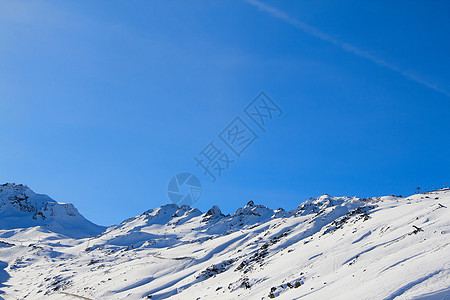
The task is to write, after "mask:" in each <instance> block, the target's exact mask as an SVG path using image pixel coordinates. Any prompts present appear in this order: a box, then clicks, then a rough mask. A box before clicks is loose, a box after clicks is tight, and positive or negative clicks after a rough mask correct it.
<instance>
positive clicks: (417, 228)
mask: <svg viewBox="0 0 450 300" xmlns="http://www.w3.org/2000/svg"><path fill="white" fill-rule="evenodd" d="M449 206H450V190H448V189H447V190H440V191H435V192H429V193H424V194H417V195H413V196H410V197H408V198H401V197H393V196H388V197H377V198H368V199H360V198H357V197H331V196H328V195H323V196H321V197H319V198H317V199H310V200H308V201H306V202H304V203H302V204H301V205H300V206H299V207H298V208H296V209H294V210H292V211H289V212H286V211H284V210H282V209H277V210H272V209H269V208H266V207H264V206H261V205H255V204H254V203H253V202H249V203H248V204H247V205H246V206H245V207H243V208H240V209H238V210H237V211H236V213H234V214H233V215H226V216H225V215H224V214H222V213H221V211H220V209H219V208H218V207H216V206H215V207H213V208H211V209H210V210H209V211H208V212H206V213H202V212H200V211H199V210H198V209H195V208H194V209H192V208H189V207H187V206H182V207H178V206H176V205H173V204H170V205H165V206H162V207H160V208H157V209H152V210H148V211H146V212H144V213H143V214H142V215H139V216H136V217H133V218H130V219H127V220H125V221H123V222H122V223H121V224H119V225H114V226H110V227H109V228H108V229H106V230H105V231H104V232H103V233H101V234H99V235H97V236H95V237H91V238H79V239H75V238H72V237H69V236H67V235H61V234H60V233H52V232H46V233H43V232H41V231H39V230H38V227H29V228H28V229H21V230H17V229H16V230H15V231H14V232H12V231H11V230H0V260H1V261H3V263H0V290H2V291H3V292H4V294H0V297H5V299H66V298H67V299H71V298H72V299H76V298H77V297H78V298H79V297H84V299H125V298H126V299H271V298H275V299H444V298H445V297H448V298H450V276H449V275H450V238H449V237H450V208H449ZM0 216H1V217H2V220H3V212H2V211H1V210H0ZM0 228H3V227H0ZM42 234H45V236H44V237H45V238H43V237H42Z"/></svg>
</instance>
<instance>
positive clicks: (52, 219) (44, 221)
mask: <svg viewBox="0 0 450 300" xmlns="http://www.w3.org/2000/svg"><path fill="white" fill-rule="evenodd" d="M0 217H1V218H0V229H6V230H13V229H14V230H19V229H29V228H33V227H36V229H38V230H42V231H46V232H55V233H60V234H64V235H67V236H69V237H78V238H81V237H89V236H92V235H97V234H99V233H101V232H102V231H103V230H105V228H104V227H102V226H97V225H95V224H94V223H92V222H90V221H88V220H86V219H85V218H84V217H83V216H82V215H81V214H80V213H79V212H78V210H77V209H76V208H75V207H74V206H73V205H72V204H66V203H58V202H56V201H55V200H53V199H51V198H50V197H49V196H47V195H40V194H36V193H34V192H33V191H32V190H31V189H29V188H28V187H27V186H25V185H22V184H14V183H6V184H3V185H0Z"/></svg>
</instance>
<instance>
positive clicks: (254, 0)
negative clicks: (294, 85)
mask: <svg viewBox="0 0 450 300" xmlns="http://www.w3.org/2000/svg"><path fill="white" fill-rule="evenodd" d="M245 1H246V2H248V3H250V4H251V5H253V6H256V7H257V8H259V9H260V10H262V11H265V12H267V13H269V14H270V15H272V16H273V17H276V18H278V19H280V20H282V21H284V22H286V23H288V24H291V25H293V26H295V27H296V28H298V29H300V30H301V31H303V32H305V33H306V34H309V35H311V36H314V37H316V38H319V39H321V40H323V41H326V42H329V43H332V44H334V45H336V46H338V47H339V48H341V49H342V50H344V51H347V52H349V53H353V54H355V55H357V56H359V57H362V58H365V59H368V60H370V61H372V62H374V63H376V64H377V65H379V66H382V67H385V68H388V69H390V70H392V71H394V72H397V73H399V74H401V75H403V76H404V77H406V78H408V79H410V80H412V81H415V82H417V83H420V84H422V85H424V86H426V87H428V88H430V89H433V90H435V91H437V92H440V93H442V94H444V95H446V96H447V97H450V92H448V91H446V90H445V89H443V88H441V87H439V86H437V85H436V84H433V83H430V82H428V81H426V80H424V79H422V78H420V77H418V76H417V75H414V74H412V73H410V72H408V71H405V70H402V69H400V68H399V67H397V66H396V65H393V64H391V63H389V62H387V61H385V60H383V59H381V58H378V57H376V56H374V55H372V54H370V53H369V52H367V51H364V50H361V49H359V48H358V47H355V46H353V45H351V44H349V43H346V42H344V41H340V40H338V39H336V38H334V37H332V36H331V35H329V34H327V33H325V32H322V31H321V30H319V29H317V28H315V27H313V26H310V25H308V24H306V23H304V22H302V21H299V20H297V19H295V18H292V17H290V16H289V15H288V14H286V13H285V12H283V11H281V10H278V9H276V8H273V7H271V6H268V5H266V4H264V3H262V2H259V1H258V0H245Z"/></svg>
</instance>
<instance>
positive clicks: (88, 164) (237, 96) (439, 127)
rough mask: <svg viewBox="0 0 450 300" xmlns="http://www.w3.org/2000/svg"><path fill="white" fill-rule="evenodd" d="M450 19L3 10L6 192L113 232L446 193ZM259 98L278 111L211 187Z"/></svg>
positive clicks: (427, 10) (367, 5)
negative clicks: (211, 216) (171, 194)
mask: <svg viewBox="0 0 450 300" xmlns="http://www.w3.org/2000/svg"><path fill="white" fill-rule="evenodd" d="M449 12H450V3H449V2H448V1H394V2H393V1H339V2H337V1H313V0H310V1H306V0H305V1H284V2H283V1H261V2H259V1H200V0H199V1H195V2H194V1H192V2H189V3H188V2H187V1H0V40H1V42H0V105H1V109H0V125H1V127H0V141H1V147H0V181H1V182H16V183H24V184H27V185H28V186H30V187H31V188H32V189H33V190H35V191H36V192H38V193H46V194H48V195H50V196H51V197H52V198H54V199H55V200H57V201H60V202H71V203H74V204H75V206H76V207H77V208H78V209H79V210H80V212H81V213H82V214H83V215H85V216H86V217H87V218H89V219H90V220H92V221H94V222H96V223H99V224H103V225H107V224H112V223H119V222H121V221H122V220H123V219H125V218H128V217H131V216H134V215H137V214H140V213H142V212H143V211H145V210H147V209H150V208H154V207H158V206H160V205H163V204H166V203H170V201H169V200H168V197H167V194H166V189H167V184H168V182H169V180H170V179H171V178H172V176H174V175H175V174H177V173H179V172H191V173H193V174H195V175H197V176H198V178H199V179H200V180H201V182H202V185H203V194H202V197H201V199H200V200H199V201H198V202H197V203H196V205H195V206H196V207H198V208H199V209H201V210H203V211H205V210H207V209H209V208H210V207H212V206H213V205H218V206H219V207H220V208H221V209H222V211H224V212H225V213H233V212H234V211H235V210H236V209H237V208H238V207H240V206H243V205H245V203H246V202H248V201H249V200H254V201H255V202H256V203H260V204H264V205H266V206H269V207H271V208H278V207H284V208H286V209H292V208H294V207H296V206H298V205H299V204H300V203H301V202H302V201H304V200H306V199H308V198H309V197H316V196H319V195H321V194H324V193H328V194H331V195H336V196H338V195H350V196H353V195H357V196H361V197H365V196H380V195H386V194H403V195H409V194H412V193H413V192H414V188H416V187H417V186H421V187H423V188H427V189H432V188H433V187H442V186H444V185H446V186H447V185H449V182H450V175H449V172H448V170H449V167H450V158H449V155H448V153H449V150H448V149H449V147H450V142H449V132H450V122H449V111H450V76H449V75H450V74H449V73H450V71H449V70H450V60H449V59H448V53H450V42H449V39H448V37H449V36H450V26H449V21H448V20H449ZM260 91H265V92H266V93H267V94H268V95H269V96H270V97H271V98H272V99H273V100H274V101H275V102H276V103H277V104H278V105H279V106H280V107H281V108H282V109H283V111H284V113H283V115H282V116H281V117H280V118H276V119H274V120H272V121H271V122H270V124H269V126H268V128H267V131H266V132H265V133H262V132H261V131H258V132H257V134H258V135H259V138H258V139H257V140H256V141H255V142H254V143H253V144H252V145H251V146H250V147H249V148H248V149H247V150H246V151H245V153H243V155H242V156H241V157H239V158H238V159H237V160H236V162H235V163H233V164H232V165H230V169H229V170H227V171H226V172H224V173H223V174H222V176H221V177H220V178H218V179H217V181H216V182H215V183H212V182H211V181H210V180H209V178H208V177H205V176H203V175H202V170H201V169H200V168H198V167H196V166H195V161H194V160H193V157H194V156H195V155H197V154H198V153H199V152H200V151H201V150H202V149H203V148H204V147H205V146H206V145H208V143H209V142H210V141H212V140H217V138H218V134H219V133H220V132H221V131H222V130H223V129H224V128H225V127H226V126H227V125H228V124H229V123H230V122H231V121H232V120H233V119H234V118H235V117H236V116H242V114H243V109H244V107H245V106H246V105H247V104H248V103H250V101H252V100H253V99H254V98H255V97H256V96H257V95H258V94H259V92H260Z"/></svg>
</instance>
